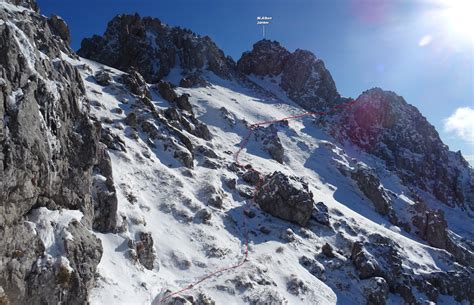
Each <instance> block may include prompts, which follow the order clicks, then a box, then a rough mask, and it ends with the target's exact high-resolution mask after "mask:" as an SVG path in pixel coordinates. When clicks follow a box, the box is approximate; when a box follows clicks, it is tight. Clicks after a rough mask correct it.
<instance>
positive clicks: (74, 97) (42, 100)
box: [0, 1, 113, 304]
mask: <svg viewBox="0 0 474 305" xmlns="http://www.w3.org/2000/svg"><path fill="white" fill-rule="evenodd" d="M10 2H11V3H13V4H19V5H22V6H26V7H30V8H33V10H35V11H37V6H36V4H35V2H34V1H10ZM35 11H30V10H26V11H17V10H13V11H11V10H10V9H9V8H8V7H6V8H3V7H2V9H0V19H1V20H5V21H6V22H2V23H1V24H0V86H1V87H2V90H1V93H0V118H1V121H0V122H1V129H0V143H1V146H0V160H1V162H0V168H1V171H0V174H1V188H0V234H1V236H2V238H1V239H0V260H1V261H2V263H1V264H0V286H2V287H3V290H4V293H5V295H6V296H7V297H8V299H9V300H10V303H11V304H52V303H55V304H56V303H58V302H59V298H60V297H61V296H60V295H59V294H58V293H57V291H58V289H59V288H60V283H58V282H57V277H58V274H59V275H61V276H64V277H65V278H67V279H68V280H67V287H65V289H66V288H67V296H66V295H63V296H62V300H63V301H65V302H67V303H68V304H84V303H85V302H86V301H87V296H88V290H89V288H90V287H91V286H92V285H93V283H94V274H95V270H96V266H97V264H98V262H99V260H100V257H101V253H102V250H101V245H100V242H99V241H98V240H97V239H96V238H95V237H93V236H92V235H91V233H89V232H90V230H91V229H92V227H93V226H96V227H97V226H98V223H97V221H98V222H102V220H101V219H102V217H98V218H96V217H95V216H96V215H95V213H96V207H99V206H100V205H101V204H102V203H98V204H96V203H95V202H94V198H93V196H92V180H93V179H92V176H93V175H92V174H93V172H94V171H96V172H98V173H102V167H107V166H109V167H110V164H108V162H109V160H108V159H107V157H106V154H107V152H106V151H105V148H104V146H103V145H101V144H100V142H99V137H100V129H101V126H100V124H99V123H94V122H92V121H91V120H90V119H89V115H88V101H87V100H86V98H85V95H84V86H83V83H82V79H81V77H80V75H79V72H78V71H77V70H76V69H75V68H74V67H73V66H71V65H70V64H69V63H67V62H66V61H63V60H61V59H60V58H61V53H60V52H61V51H63V52H65V53H67V54H70V53H69V48H68V46H67V42H66V41H64V40H62V39H61V37H60V36H59V35H58V34H57V32H56V31H57V29H55V28H54V29H53V28H52V25H51V22H49V21H48V19H47V18H46V17H44V16H41V15H39V14H37V13H36V12H35ZM63 30H64V29H63ZM40 50H41V52H42V54H41V53H40ZM71 55H72V54H71ZM48 57H49V58H48ZM52 59H56V60H54V61H53V60H52ZM109 169H110V168H109ZM109 176H110V175H109ZM112 205H113V204H112ZM39 207H47V208H48V209H49V210H58V209H70V210H80V211H81V212H82V213H83V215H84V217H83V218H82V222H81V223H78V222H77V223H72V224H70V226H69V228H68V230H69V232H70V233H71V234H72V236H73V237H74V241H64V249H65V256H66V258H67V259H68V260H69V266H70V268H71V270H69V269H68V270H69V271H68V273H67V274H69V275H67V274H66V273H65V272H62V271H61V265H58V264H57V263H56V262H52V263H51V265H49V267H48V268H44V269H41V268H40V269H41V270H39V269H38V268H39V267H38V266H41V264H38V262H39V261H43V260H45V261H46V260H47V255H46V254H45V246H44V244H43V242H42V241H41V240H40V239H39V237H38V235H37V234H36V232H34V231H33V230H32V229H31V228H30V227H28V225H27V224H26V223H25V220H26V217H27V216H28V215H29V214H31V213H32V212H34V211H35V210H37V208H39ZM110 208H111V209H113V206H110ZM99 209H102V208H99ZM99 219H100V220H99ZM112 227H113V218H112V223H108V224H107V226H105V227H104V231H107V230H109V229H111V228H112ZM12 253H16V255H12ZM45 285H46V286H48V287H47V288H44V286H45ZM39 287H41V288H39ZM66 300H67V301H66Z"/></svg>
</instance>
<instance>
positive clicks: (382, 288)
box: [363, 277, 389, 305]
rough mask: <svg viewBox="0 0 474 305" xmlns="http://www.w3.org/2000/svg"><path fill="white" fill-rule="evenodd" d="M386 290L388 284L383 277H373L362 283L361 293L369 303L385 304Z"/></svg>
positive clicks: (375, 304)
mask: <svg viewBox="0 0 474 305" xmlns="http://www.w3.org/2000/svg"><path fill="white" fill-rule="evenodd" d="M388 292H389V288H388V284H387V281H385V279H384V278H383V277H373V278H371V279H369V280H367V281H366V282H364V283H363V293H364V296H365V297H366V299H367V303H368V304H370V305H385V304H387V297H388Z"/></svg>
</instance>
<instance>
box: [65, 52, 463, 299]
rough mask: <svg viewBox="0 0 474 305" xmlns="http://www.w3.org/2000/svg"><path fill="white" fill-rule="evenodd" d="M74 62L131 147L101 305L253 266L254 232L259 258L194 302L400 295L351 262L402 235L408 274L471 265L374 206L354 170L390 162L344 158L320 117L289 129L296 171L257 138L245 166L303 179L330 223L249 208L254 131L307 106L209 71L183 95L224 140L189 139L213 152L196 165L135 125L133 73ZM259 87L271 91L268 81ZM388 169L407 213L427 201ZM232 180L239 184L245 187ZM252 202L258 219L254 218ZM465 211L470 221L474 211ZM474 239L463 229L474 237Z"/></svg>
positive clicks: (124, 160) (104, 118)
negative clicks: (418, 199) (103, 80)
mask: <svg viewBox="0 0 474 305" xmlns="http://www.w3.org/2000/svg"><path fill="white" fill-rule="evenodd" d="M64 56H65V55H64ZM65 57H66V56H65ZM67 60H68V61H70V62H71V63H73V64H74V65H75V66H76V67H78V68H79V69H80V71H81V75H82V77H83V79H84V82H85V86H86V90H87V96H88V98H89V99H90V101H91V105H92V106H91V113H92V115H93V116H94V117H96V118H97V119H98V120H100V121H101V122H102V124H103V129H108V130H109V133H110V134H112V135H113V137H114V139H116V140H117V139H119V140H118V142H119V143H121V145H122V146H123V149H119V150H114V149H109V153H110V156H111V159H112V169H113V178H114V182H115V187H116V189H117V196H118V213H119V215H120V217H119V218H120V219H121V222H122V223H121V224H120V225H119V228H120V229H119V230H118V231H117V232H116V233H107V234H100V233H96V235H97V236H98V237H99V238H100V239H101V240H102V245H103V247H104V254H103V257H102V259H101V262H100V264H99V266H98V271H99V274H100V276H99V279H98V281H97V286H96V287H95V288H94V289H93V290H92V296H91V298H90V300H91V303H92V304H108V303H113V304H159V303H160V301H161V300H163V299H164V298H166V296H167V295H168V294H169V293H170V292H175V291H178V290H180V289H182V288H185V287H188V286H189V285H190V284H192V283H194V282H196V281H197V280H199V279H201V278H203V277H204V276H206V275H207V274H209V273H211V272H214V271H216V270H219V269H221V268H226V267H229V266H233V265H236V264H238V263H239V262H240V261H241V260H242V259H243V258H244V251H245V236H246V231H247V230H248V237H249V255H248V261H247V262H246V263H245V264H243V265H242V266H241V267H239V268H236V269H232V270H229V271H226V272H223V273H221V274H219V275H218V276H214V277H211V278H209V279H207V280H205V281H203V282H202V283H200V284H198V285H195V286H193V287H192V288H191V289H189V290H186V291H184V292H182V294H181V295H182V296H183V297H184V298H182V299H180V300H181V302H182V303H183V304H184V303H186V302H191V301H190V300H191V299H190V298H189V296H194V299H193V300H194V302H196V304H214V303H212V302H211V301H209V300H213V301H214V302H215V304H225V303H227V304H336V303H337V304H364V303H365V302H366V300H367V299H370V298H376V295H377V293H379V294H380V295H382V296H383V295H385V293H388V287H387V288H384V285H387V283H386V282H385V280H384V279H382V280H381V281H382V282H383V283H382V284H380V283H379V284H377V283H378V282H377V281H379V279H380V278H381V275H380V274H376V275H377V277H375V279H376V280H374V278H369V279H360V277H359V276H358V271H359V272H360V270H357V268H356V267H355V266H354V265H355V263H354V262H353V260H354V254H353V253H351V251H353V250H352V248H353V244H354V243H355V242H364V241H368V242H369V245H377V243H380V242H381V243H382V244H384V245H386V244H385V243H384V241H385V240H386V239H387V238H388V240H390V241H391V242H392V243H393V244H392V245H391V246H390V247H392V248H393V249H396V252H397V256H396V257H397V259H398V260H399V261H400V268H401V272H403V273H406V274H410V275H419V274H422V275H423V274H430V273H435V272H438V271H447V270H451V269H453V268H454V269H456V268H457V267H456V268H455V267H454V263H453V262H452V259H451V258H450V255H449V254H448V253H447V252H446V251H445V250H440V249H436V248H433V247H430V246H428V245H426V244H425V243H424V242H423V241H422V240H421V239H419V238H418V237H416V236H415V235H414V234H410V233H407V232H405V231H404V230H403V229H402V228H400V227H398V226H395V225H393V224H392V223H391V222H389V221H388V219H387V218H386V217H384V216H382V215H380V214H379V213H377V212H376V211H375V210H374V206H373V204H372V203H371V202H370V200H368V199H367V197H366V195H364V193H363V192H362V191H360V190H359V188H358V187H357V184H356V182H354V180H353V179H351V178H350V177H349V176H348V175H347V174H345V173H347V172H350V171H353V170H354V168H356V167H357V166H358V163H357V161H360V160H364V161H365V162H369V163H370V162H373V163H372V164H370V166H376V165H375V164H376V162H377V159H376V158H375V157H373V158H369V161H367V157H366V158H365V159H364V158H363V156H362V155H363V153H361V152H360V151H359V150H357V149H356V148H353V149H352V150H351V151H350V153H348V152H346V151H344V149H343V148H342V147H341V146H340V145H338V144H337V141H335V140H334V139H333V138H332V137H331V136H329V135H328V134H326V133H325V132H324V131H323V129H321V128H320V127H318V125H317V124H315V122H314V118H312V117H305V118H301V119H298V120H290V121H289V122H288V125H285V124H277V125H276V127H277V128H278V137H279V139H280V141H281V144H282V146H283V148H284V157H283V162H282V163H280V162H277V161H275V160H273V159H272V158H271V157H270V155H269V154H268V152H267V151H266V150H265V149H264V147H263V146H262V144H261V143H260V142H259V141H258V139H257V137H254V136H252V137H251V139H250V141H249V144H248V145H247V146H246V147H245V148H244V149H243V152H242V154H241V156H240V160H239V161H240V163H242V164H250V165H251V166H252V167H253V168H255V169H257V170H258V171H260V172H261V173H262V174H271V173H273V172H274V171H280V172H282V173H284V174H286V175H288V176H297V177H301V178H303V179H304V180H305V181H306V182H307V183H308V186H309V189H310V191H311V192H312V194H313V196H314V200H315V202H323V203H324V204H325V205H326V206H327V207H328V209H329V212H328V215H329V219H330V225H324V224H321V223H320V222H317V221H315V220H314V219H312V220H311V221H310V222H309V223H308V225H307V226H305V227H300V226H298V225H296V224H292V223H290V222H287V221H284V220H281V219H278V218H275V217H273V216H271V215H269V214H267V213H265V212H263V211H261V210H260V209H259V208H258V207H257V206H254V205H251V206H250V207H249V206H248V205H249V204H251V201H252V200H250V199H246V198H245V195H244V194H245V188H247V189H248V188H250V189H251V188H252V186H250V185H247V183H246V182H245V181H244V180H243V179H242V175H241V174H239V171H242V169H238V170H237V172H236V170H235V166H233V164H234V161H235V159H234V158H235V153H236V152H237V150H238V149H239V147H240V145H241V144H242V141H243V139H244V138H245V137H246V135H247V134H248V126H249V124H252V123H255V122H260V121H266V120H274V119H279V118H283V117H288V116H291V115H295V114H299V113H302V112H304V110H303V109H301V108H300V107H299V106H297V105H295V104H292V103H288V102H287V101H285V102H282V101H280V100H278V99H277V98H274V97H273V98H269V97H268V96H270V95H268V94H267V95H266V94H261V93H259V92H257V91H255V90H253V89H249V88H248V87H247V86H243V85H242V84H241V83H240V82H238V81H233V80H222V79H220V78H218V77H216V76H215V75H213V74H212V73H211V72H208V73H206V74H205V77H206V78H207V81H208V82H209V84H210V85H209V86H206V87H197V88H181V87H178V88H176V89H175V91H176V92H177V93H178V94H188V95H189V101H190V102H191V104H192V106H193V111H194V114H195V116H196V117H197V118H198V119H199V120H200V121H202V122H204V123H205V124H207V126H208V128H209V130H210V133H211V134H212V139H211V140H204V139H202V138H199V137H196V136H193V135H192V134H190V133H188V132H186V131H183V133H185V134H186V136H188V137H189V138H190V139H191V141H192V144H193V146H194V147H202V148H200V149H196V150H195V151H196V152H195V155H194V162H193V163H194V166H193V168H192V169H190V168H186V167H184V166H183V165H182V164H181V163H180V162H178V161H177V160H176V159H175V158H173V155H171V154H170V153H169V152H168V151H167V150H166V148H165V147H162V146H161V145H160V144H159V143H160V142H159V141H156V140H151V139H150V136H149V134H147V133H146V132H144V131H143V130H142V129H141V128H139V127H138V128H134V127H132V126H130V125H128V124H127V123H126V121H127V117H128V116H129V115H130V113H131V112H134V111H135V110H136V109H137V108H139V107H143V105H142V104H141V102H140V99H139V98H138V97H137V96H135V95H133V94H131V93H130V91H129V90H128V89H127V87H126V86H124V85H123V84H122V81H121V77H122V75H123V74H124V73H123V72H121V71H118V70H115V69H113V68H110V67H104V66H103V65H101V64H98V63H95V62H92V61H89V60H86V59H80V60H76V59H71V58H67ZM102 70H105V71H106V73H108V74H110V75H111V76H112V80H111V82H110V84H109V85H107V86H101V85H99V84H97V82H96V81H95V79H94V76H93V75H94V74H96V73H97V72H98V71H102ZM259 84H260V85H261V86H265V81H264V80H262V81H260V82H259ZM149 87H150V88H151V93H152V94H151V97H152V98H151V101H152V104H153V105H154V107H155V108H156V109H157V110H158V111H163V110H165V109H166V108H167V107H168V106H170V105H169V102H167V101H165V100H164V99H163V98H161V96H160V95H159V94H158V93H157V90H155V89H154V88H156V87H153V86H149ZM275 90H278V89H275V88H272V91H273V93H274V96H278V92H275ZM281 94H283V93H281ZM209 151H212V152H213V153H209ZM354 158H360V159H359V160H357V159H354ZM370 160H372V161H370ZM234 165H235V164H234ZM359 166H360V163H359ZM377 166H379V168H378V169H377V171H378V172H379V173H383V174H384V175H383V179H382V180H383V185H384V187H385V188H386V189H387V190H389V191H390V196H392V197H393V201H394V202H395V203H394V206H395V208H397V209H400V210H403V209H408V208H409V207H410V206H412V205H414V202H413V198H410V197H409V196H410V194H411V193H410V191H409V190H408V189H407V188H406V187H404V186H403V185H402V184H401V183H400V182H399V179H398V177H396V176H395V175H394V174H393V173H391V172H390V171H388V170H385V169H384V168H380V166H382V165H380V164H379V165H377ZM232 179H235V180H236V184H237V186H236V188H235V189H234V186H233V185H232V184H233V183H232ZM242 195H244V196H242ZM433 201H435V199H433ZM246 206H247V208H249V209H250V212H247V213H244V211H245V207H246ZM453 213H454V212H453ZM249 215H250V217H249ZM456 215H457V216H459V217H464V216H460V215H462V214H461V213H456ZM466 217H467V216H466ZM447 218H448V221H449V222H450V224H449V225H450V227H451V225H453V226H454V227H455V228H459V230H462V228H461V227H462V225H460V224H461V223H463V222H469V218H466V219H459V218H458V219H457V220H456V219H454V217H447ZM469 231H471V230H462V232H459V233H461V234H462V236H464V237H465V238H468V239H470V240H472V236H471V235H470V234H472V231H471V232H469ZM143 232H146V233H150V234H151V237H152V240H153V244H152V249H153V251H152V252H154V253H153V254H154V255H156V258H155V259H154V260H153V259H152V261H153V266H152V268H145V267H144V266H143V263H140V262H139V260H138V259H137V253H136V248H135V247H134V246H133V245H134V243H135V242H136V241H137V240H140V236H143ZM326 244H328V245H329V246H330V247H328V246H327V245H326ZM325 245H326V246H325ZM328 248H332V249H333V251H332V252H331V251H327V249H328ZM382 248H383V247H379V249H382ZM322 249H324V251H322ZM322 252H324V253H325V254H323V253H322ZM468 278H469V277H468ZM374 283H375V284H374ZM374 285H375V286H374ZM413 285H414V284H412V285H410V286H409V287H412V286H413ZM381 287H382V288H381ZM390 289H392V287H390ZM393 289H395V288H393ZM380 290H382V292H381V293H380V292H379V291H380ZM409 290H410V289H409ZM424 293H425V291H421V289H420V290H417V289H412V293H411V294H412V295H413V296H414V298H415V299H416V300H418V301H421V300H423V299H427V296H426V294H424ZM407 294H409V293H407ZM445 294H448V293H445ZM174 297H176V296H174ZM177 298H179V297H177ZM186 298H187V300H186ZM171 300H172V298H169V299H166V302H168V301H171ZM405 300H406V299H405ZM437 300H438V303H440V304H443V303H444V304H452V303H455V300H454V298H453V297H452V296H448V295H444V294H443V295H440V296H439V297H438V298H437ZM174 301H175V302H177V303H173V304H182V303H179V301H178V299H174ZM387 301H388V303H389V304H400V303H402V302H403V299H402V297H401V296H400V294H393V293H390V294H389V295H388V299H387ZM200 302H201V303H200ZM206 302H207V303H206ZM373 302H374V303H376V302H375V301H373ZM163 303H164V302H163ZM379 304H381V303H379Z"/></svg>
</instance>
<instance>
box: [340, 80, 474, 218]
mask: <svg viewBox="0 0 474 305" xmlns="http://www.w3.org/2000/svg"><path fill="white" fill-rule="evenodd" d="M331 126H332V127H331V128H332V133H333V134H335V135H336V137H338V138H340V139H341V141H346V140H349V141H350V142H352V143H354V144H355V145H357V146H358V147H360V148H361V149H363V150H365V151H366V152H368V153H370V154H373V155H375V156H377V157H379V158H380V159H382V160H384V161H385V162H386V164H387V166H388V167H389V168H390V169H391V170H392V171H394V172H396V173H397V175H398V176H399V177H400V178H401V179H402V182H404V183H405V184H406V185H411V186H413V185H415V186H418V187H420V188H421V189H423V190H425V191H428V192H430V193H432V194H433V195H434V196H435V197H436V198H437V199H439V200H440V201H442V202H444V203H446V204H447V205H449V206H451V207H454V206H460V207H462V208H464V209H467V210H473V209H474V199H473V189H474V186H473V184H474V179H473V177H474V171H473V169H472V168H469V165H468V164H467V162H466V161H465V160H464V159H463V158H462V156H461V155H460V154H458V153H453V152H450V151H449V150H448V147H447V146H446V145H444V144H443V142H442V141H441V139H440V138H439V135H438V133H437V132H436V130H435V128H434V127H433V126H432V125H431V124H429V123H428V121H427V120H426V118H425V117H423V116H422V115H421V113H420V112H419V111H418V109H416V108H415V107H414V106H411V105H409V104H407V103H406V102H405V100H404V99H403V98H402V97H400V96H398V95H396V94H395V93H393V92H389V91H383V90H381V89H379V88H374V89H371V90H368V91H366V92H364V93H363V94H362V95H361V96H359V97H358V98H357V100H356V102H355V104H354V105H353V106H352V107H348V108H346V109H345V110H344V112H343V113H341V114H340V115H339V122H338V124H332V125H331Z"/></svg>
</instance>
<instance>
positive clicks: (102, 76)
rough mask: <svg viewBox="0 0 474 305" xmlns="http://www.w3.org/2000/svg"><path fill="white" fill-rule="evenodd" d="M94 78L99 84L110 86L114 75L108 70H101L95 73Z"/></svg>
mask: <svg viewBox="0 0 474 305" xmlns="http://www.w3.org/2000/svg"><path fill="white" fill-rule="evenodd" d="M94 79H95V81H96V82H97V83H98V84H99V85H101V86H108V85H109V84H110V81H111V80H112V77H111V76H110V74H109V73H108V72H107V71H104V70H100V71H97V72H96V73H95V74H94Z"/></svg>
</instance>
